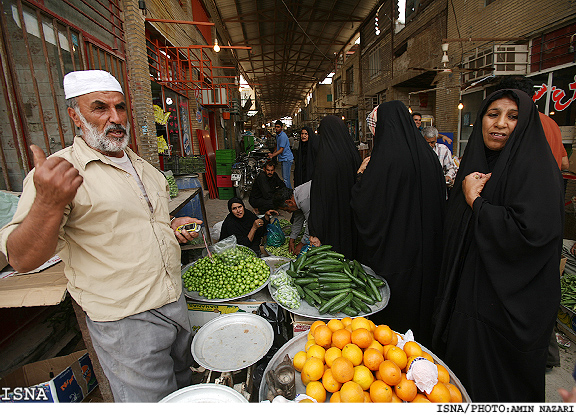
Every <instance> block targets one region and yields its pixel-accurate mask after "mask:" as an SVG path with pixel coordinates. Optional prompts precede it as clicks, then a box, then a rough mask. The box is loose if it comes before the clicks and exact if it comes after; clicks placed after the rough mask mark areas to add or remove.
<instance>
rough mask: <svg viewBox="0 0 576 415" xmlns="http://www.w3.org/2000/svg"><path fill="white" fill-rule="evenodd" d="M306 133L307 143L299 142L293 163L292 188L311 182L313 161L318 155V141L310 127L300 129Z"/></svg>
mask: <svg viewBox="0 0 576 415" xmlns="http://www.w3.org/2000/svg"><path fill="white" fill-rule="evenodd" d="M302 130H306V131H307V132H308V141H302V140H300V145H299V146H298V152H297V153H296V154H295V156H296V159H295V162H294V187H297V186H300V185H301V184H303V183H306V182H307V181H310V180H312V176H313V174H314V161H315V158H316V154H317V153H318V145H319V144H320V143H319V139H318V136H317V135H316V133H315V132H314V130H313V129H312V128H310V127H302V129H301V130H300V131H302Z"/></svg>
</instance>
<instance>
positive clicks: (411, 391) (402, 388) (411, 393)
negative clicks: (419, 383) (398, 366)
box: [394, 373, 418, 402]
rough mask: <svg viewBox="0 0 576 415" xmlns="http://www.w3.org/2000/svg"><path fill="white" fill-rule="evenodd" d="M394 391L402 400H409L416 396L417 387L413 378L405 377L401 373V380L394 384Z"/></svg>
mask: <svg viewBox="0 0 576 415" xmlns="http://www.w3.org/2000/svg"><path fill="white" fill-rule="evenodd" d="M394 392H396V395H397V396H398V397H399V398H400V399H402V400H403V401H406V402H410V401H411V400H413V399H414V398H415V397H416V394H417V393H418V388H417V387H416V383H414V381H413V380H409V379H407V378H406V375H405V374H404V373H402V380H400V383H398V384H397V385H396V386H394Z"/></svg>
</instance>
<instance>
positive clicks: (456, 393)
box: [444, 383, 462, 403]
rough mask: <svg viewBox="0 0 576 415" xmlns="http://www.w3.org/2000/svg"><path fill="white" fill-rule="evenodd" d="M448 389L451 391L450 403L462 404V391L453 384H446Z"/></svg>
mask: <svg viewBox="0 0 576 415" xmlns="http://www.w3.org/2000/svg"><path fill="white" fill-rule="evenodd" d="M444 385H446V387H447V388H448V390H449V391H450V402H451V403H460V402H462V393H461V392H460V390H459V389H458V388H457V387H456V386H454V385H453V384H451V383H445V384H444Z"/></svg>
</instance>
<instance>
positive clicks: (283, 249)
mask: <svg viewBox="0 0 576 415" xmlns="http://www.w3.org/2000/svg"><path fill="white" fill-rule="evenodd" d="M288 242H289V239H286V241H285V242H284V243H283V244H282V245H280V246H271V245H268V244H266V251H268V252H269V253H270V254H272V255H275V256H282V257H285V258H290V259H296V255H294V254H292V253H291V252H290V248H289V247H288Z"/></svg>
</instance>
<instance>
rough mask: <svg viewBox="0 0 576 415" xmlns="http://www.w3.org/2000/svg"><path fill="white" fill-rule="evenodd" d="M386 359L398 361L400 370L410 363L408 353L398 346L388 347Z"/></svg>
mask: <svg viewBox="0 0 576 415" xmlns="http://www.w3.org/2000/svg"><path fill="white" fill-rule="evenodd" d="M386 359H387V360H392V361H393V362H394V363H396V364H397V365H398V367H399V368H400V370H402V369H404V368H405V367H406V364H407V363H408V357H407V356H406V353H404V350H402V349H401V348H399V347H396V346H394V347H391V348H390V349H388V351H387V352H386Z"/></svg>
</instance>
